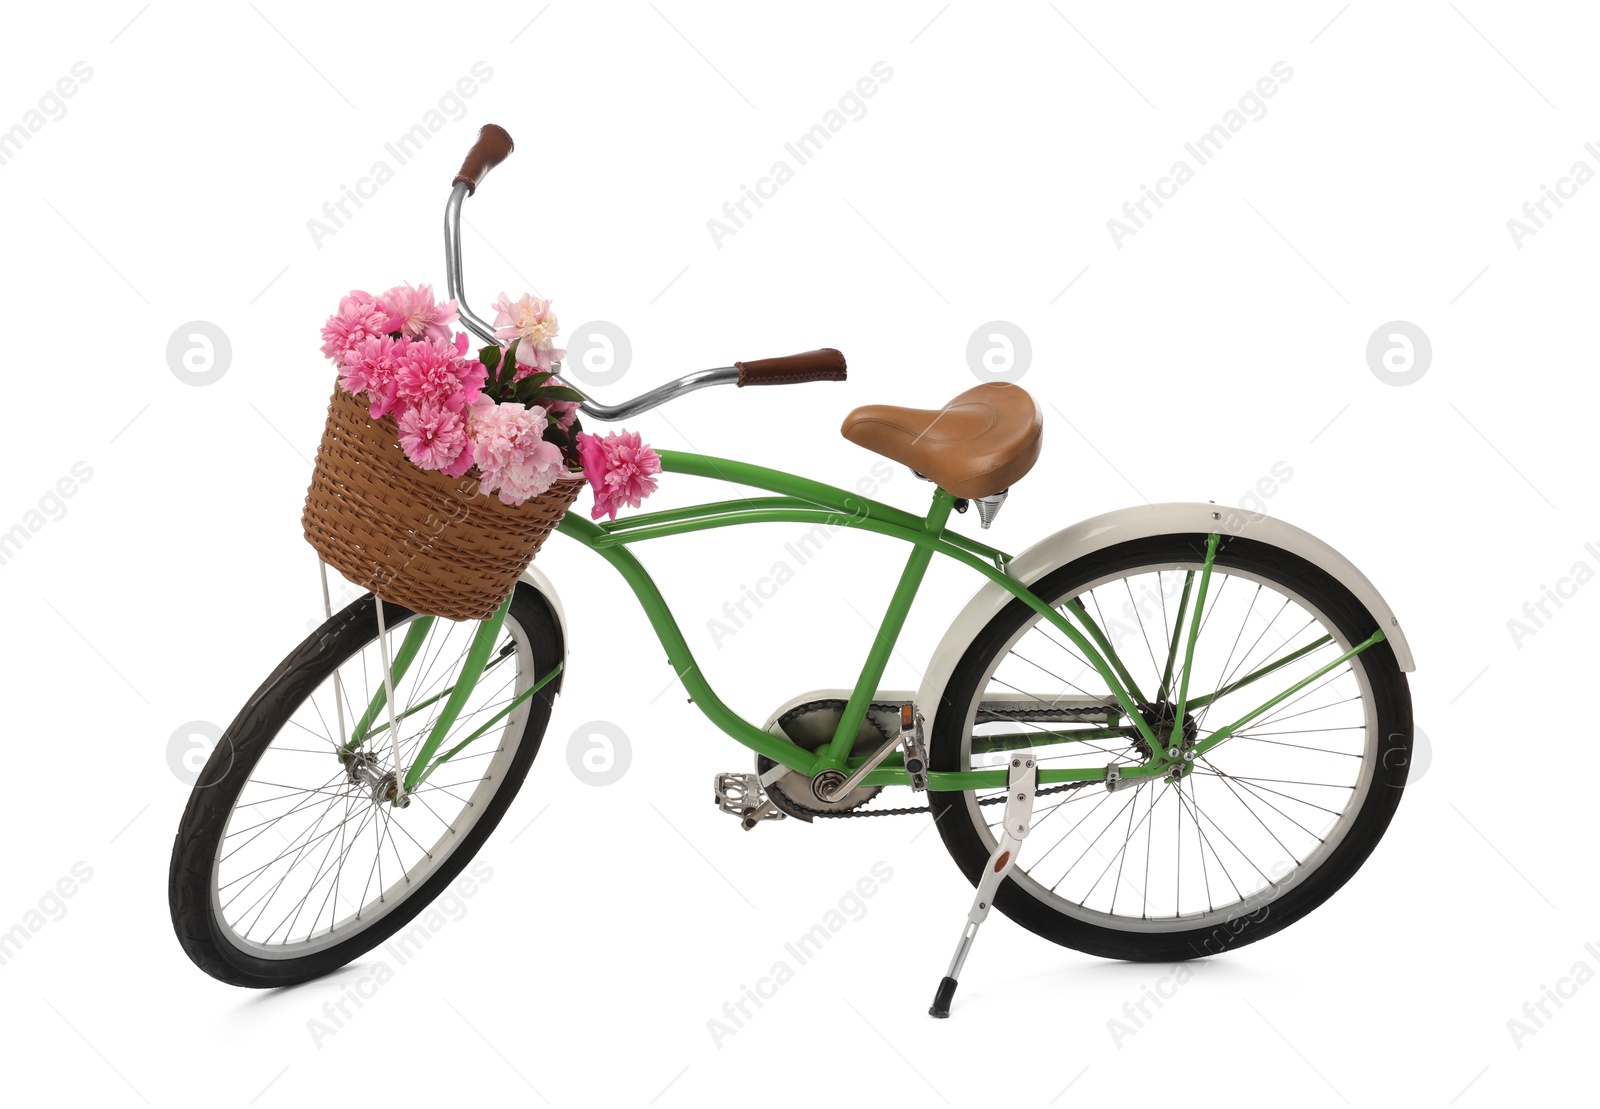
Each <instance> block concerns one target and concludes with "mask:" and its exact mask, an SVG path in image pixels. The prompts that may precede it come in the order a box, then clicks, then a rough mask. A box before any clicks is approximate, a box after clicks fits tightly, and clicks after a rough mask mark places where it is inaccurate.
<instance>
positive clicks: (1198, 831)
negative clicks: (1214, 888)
mask: <svg viewBox="0 0 1600 1109" xmlns="http://www.w3.org/2000/svg"><path fill="white" fill-rule="evenodd" d="M1188 784H1189V807H1191V808H1196V807H1198V806H1199V801H1198V800H1197V798H1198V796H1199V794H1198V791H1196V789H1195V786H1194V775H1193V774H1190V775H1188ZM1183 799H1184V798H1183V786H1182V784H1180V785H1179V786H1178V800H1179V801H1180V802H1181V801H1182V800H1183ZM1194 830H1195V835H1196V839H1197V840H1198V842H1199V845H1200V846H1199V851H1198V854H1199V855H1200V877H1201V879H1202V880H1204V882H1205V890H1206V912H1208V913H1209V912H1211V911H1212V910H1213V909H1215V908H1216V907H1217V905H1216V902H1215V901H1213V900H1212V898H1211V874H1210V872H1209V871H1208V870H1207V869H1206V842H1205V831H1204V830H1203V829H1202V828H1201V827H1200V821H1199V820H1195V822H1194ZM1215 853H1216V852H1212V854H1215Z"/></svg>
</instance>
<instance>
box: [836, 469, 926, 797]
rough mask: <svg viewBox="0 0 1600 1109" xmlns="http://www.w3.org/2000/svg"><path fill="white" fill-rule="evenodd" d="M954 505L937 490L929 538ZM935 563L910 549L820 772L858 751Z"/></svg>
mask: <svg viewBox="0 0 1600 1109" xmlns="http://www.w3.org/2000/svg"><path fill="white" fill-rule="evenodd" d="M955 503H956V498H955V496H954V495H952V494H950V493H947V492H946V491H945V490H943V489H935V490H934V493H933V504H932V505H931V506H929V508H928V515H927V516H926V517H925V518H924V519H923V523H922V531H923V534H925V535H929V536H938V535H940V534H942V533H943V531H944V526H945V524H946V523H947V522H949V519H950V512H951V509H953V508H954V507H955ZM932 559H933V548H931V547H924V546H920V545H919V546H915V547H913V548H911V555H910V557H909V558H907V559H906V568H905V569H904V570H902V571H901V572H900V582H899V584H898V585H896V586H895V589H894V596H893V597H891V598H890V599H889V608H888V611H886V612H885V613H884V614H883V623H882V624H881V625H880V626H879V628H878V634H877V635H876V636H874V637H873V640H872V647H871V649H870V650H868V651H867V660H866V662H864V663H863V664H862V666H861V676H860V677H859V678H857V679H856V685H855V689H853V690H852V691H851V693H850V700H849V701H847V702H846V703H845V706H844V714H843V715H842V716H840V717H839V726H838V727H837V728H836V729H835V730H834V733H833V738H832V739H831V740H829V741H828V745H827V746H826V747H825V748H823V749H822V752H821V754H822V756H823V761H822V763H821V765H819V767H818V769H819V770H820V769H823V768H826V767H833V768H839V767H843V766H844V764H845V760H847V759H848V758H849V757H850V752H851V750H852V749H853V748H854V747H855V741H856V736H857V734H858V733H859V732H860V730H861V721H862V720H864V719H866V715H867V708H868V706H869V705H871V704H872V698H873V697H874V696H875V695H876V694H877V692H878V683H879V682H881V681H882V680H883V671H884V668H885V667H886V666H888V664H889V653H890V652H891V651H893V650H894V645H895V642H896V641H897V640H898V639H899V638H900V629H901V628H903V627H904V626H905V622H906V615H907V614H908V613H909V612H910V611H911V602H912V601H914V600H916V598H917V590H918V588H920V587H921V585H922V578H923V575H924V574H925V573H927V570H928V563H929V562H931V561H932Z"/></svg>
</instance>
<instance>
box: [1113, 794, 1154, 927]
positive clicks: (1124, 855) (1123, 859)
mask: <svg viewBox="0 0 1600 1109" xmlns="http://www.w3.org/2000/svg"><path fill="white" fill-rule="evenodd" d="M1138 789H1140V790H1142V789H1144V783H1143V782H1140V783H1139V785H1138ZM1135 792H1137V790H1136V791H1135ZM1131 839H1133V810H1132V809H1131V808H1130V809H1129V810H1128V830H1127V832H1126V833H1125V834H1124V835H1123V837H1122V850H1120V851H1118V852H1117V858H1118V859H1119V860H1120V861H1119V862H1118V863H1117V880H1116V881H1115V882H1113V883H1111V912H1112V913H1113V914H1115V913H1116V911H1117V889H1118V887H1120V886H1121V885H1122V868H1123V867H1124V866H1126V865H1127V862H1128V841H1129V840H1131ZM1146 873H1147V874H1148V873H1149V870H1148V864H1146Z"/></svg>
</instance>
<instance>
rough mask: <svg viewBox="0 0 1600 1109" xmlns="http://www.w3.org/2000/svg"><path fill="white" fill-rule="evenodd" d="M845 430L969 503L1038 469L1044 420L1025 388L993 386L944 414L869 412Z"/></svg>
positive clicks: (858, 414) (881, 408) (861, 411)
mask: <svg viewBox="0 0 1600 1109" xmlns="http://www.w3.org/2000/svg"><path fill="white" fill-rule="evenodd" d="M839 430H840V432H841V433H843V435H844V437H845V438H846V439H848V440H850V441H851V442H852V443H855V444H856V445H857V446H861V447H866V448H867V449H868V450H869V451H873V452H875V453H877V454H881V455H883V456H884V457H885V458H892V459H894V460H895V461H896V462H899V463H902V464H904V465H906V466H910V467H911V468H912V469H913V470H915V471H916V472H917V473H919V474H921V475H922V476H924V477H926V478H928V479H930V480H931V481H933V482H935V483H936V484H937V485H938V486H939V488H941V489H944V490H945V491H947V492H949V493H952V494H954V495H955V496H957V497H965V498H968V499H970V498H973V497H988V496H992V495H993V494H995V493H1000V492H1003V491H1004V490H1006V489H1008V488H1010V487H1011V485H1012V483H1013V482H1015V481H1018V480H1019V479H1021V478H1022V476H1023V475H1024V474H1026V473H1027V472H1028V471H1029V470H1031V469H1033V464H1034V463H1035V462H1037V461H1038V460H1039V444H1040V442H1041V440H1042V439H1043V435H1044V417H1043V415H1042V414H1041V413H1040V411H1039V406H1038V404H1036V403H1035V402H1034V399H1033V398H1032V397H1031V396H1029V395H1028V394H1027V392H1026V391H1025V390H1023V389H1022V388H1021V387H1019V386H1016V385H1008V384H1002V383H999V382H990V383H985V384H983V385H979V386H976V387H975V388H972V389H968V390H967V391H966V392H965V393H962V394H961V395H960V396H958V397H956V398H955V399H954V400H952V401H951V402H950V403H949V404H947V405H945V406H944V407H943V408H900V407H897V406H895V405H892V404H868V405H864V406H863V407H861V408H857V409H856V410H855V411H854V412H851V413H850V415H848V416H846V417H845V420H844V426H843V427H841V428H840V429H839Z"/></svg>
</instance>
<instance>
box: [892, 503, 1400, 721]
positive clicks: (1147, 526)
mask: <svg viewBox="0 0 1600 1109" xmlns="http://www.w3.org/2000/svg"><path fill="white" fill-rule="evenodd" d="M1217 513H1220V514H1221V516H1220V518H1219V517H1218V516H1217V515H1216V514H1217ZM1211 532H1222V533H1224V534H1229V535H1241V534H1245V533H1248V534H1249V536H1250V538H1251V539H1255V540H1258V541H1260V542H1262V543H1267V544H1270V545H1271V546H1274V547H1278V548H1280V549H1282V550H1285V551H1288V552H1289V553H1291V554H1295V555H1299V556H1300V557H1301V558H1303V559H1305V560H1306V561H1307V562H1310V563H1312V564H1313V565H1316V566H1319V567H1321V568H1322V569H1323V570H1326V571H1327V572H1328V573H1329V574H1330V575H1332V576H1333V577H1334V578H1335V579H1337V580H1338V581H1339V582H1340V583H1341V584H1342V585H1343V586H1344V587H1345V588H1346V589H1348V590H1350V592H1351V593H1353V594H1354V595H1355V597H1356V599H1357V600H1358V601H1360V602H1361V603H1362V604H1363V605H1364V606H1365V607H1366V609H1367V611H1368V612H1370V613H1371V614H1372V616H1373V618H1374V619H1376V620H1377V621H1378V625H1379V626H1380V627H1381V628H1383V630H1384V633H1385V635H1387V636H1388V640H1389V645H1390V646H1391V647H1393V648H1394V657H1395V659H1396V661H1398V662H1399V664H1400V669H1401V670H1404V671H1407V672H1410V671H1412V670H1415V669H1416V664H1415V663H1414V662H1412V659H1411V648H1410V647H1409V646H1407V644H1406V637H1405V633H1404V632H1403V631H1401V629H1400V621H1399V620H1397V619H1396V618H1395V615H1394V613H1393V611H1391V610H1390V608H1389V605H1388V603H1387V602H1385V601H1384V599H1383V597H1382V596H1380V595H1379V593H1378V590H1377V588H1376V587H1375V586H1374V585H1373V584H1372V583H1371V582H1370V581H1368V580H1367V576H1366V575H1365V574H1363V573H1362V572H1361V571H1360V570H1358V569H1356V567H1355V565H1354V564H1353V563H1352V562H1351V561H1350V560H1349V559H1347V558H1345V557H1344V556H1343V555H1342V554H1340V553H1339V552H1338V551H1336V550H1334V549H1333V548H1332V547H1330V546H1328V544H1326V543H1324V542H1323V541H1322V540H1320V539H1318V538H1317V537H1316V536H1314V535H1312V534H1311V533H1310V532H1307V531H1302V530H1301V529H1299V528H1297V527H1295V526H1294V525H1293V524H1286V523H1284V522H1283V521H1282V520H1278V519H1274V518H1273V517H1271V516H1265V515H1260V514H1250V513H1246V512H1244V511H1243V510H1241V509H1233V508H1228V507H1226V506H1220V507H1219V506H1218V505H1214V504H1182V503H1177V504H1150V505H1140V506H1138V507H1136V508H1123V509H1118V510H1117V511H1115V512H1107V513H1105V514H1104V515H1102V516H1095V517H1093V518H1092V519H1088V520H1085V521H1083V522H1082V523H1080V524H1074V525H1072V526H1071V527H1069V528H1065V529H1063V530H1061V531H1058V532H1056V533H1055V534H1054V535H1052V536H1050V537H1049V538H1047V539H1042V540H1040V541H1039V542H1038V543H1035V544H1034V545H1033V546H1031V547H1029V548H1028V549H1027V550H1026V551H1023V552H1022V553H1021V554H1020V555H1018V556H1017V557H1016V559H1014V560H1013V561H1012V562H1011V564H1010V565H1009V566H1008V567H1007V570H1008V572H1009V573H1010V574H1011V576H1012V577H1013V578H1015V579H1016V580H1018V581H1020V582H1022V583H1023V584H1025V585H1031V584H1033V583H1034V582H1035V581H1037V580H1039V579H1040V578H1042V577H1044V576H1045V575H1046V574H1048V573H1049V572H1050V571H1052V570H1054V569H1056V568H1057V567H1058V566H1065V565H1066V564H1067V563H1069V562H1072V561H1074V560H1076V559H1079V558H1082V557H1083V556H1084V555H1088V554H1093V553H1094V552H1095V551H1099V550H1103V549H1105V548H1106V547H1111V546H1115V545H1116V544H1118V543H1126V542H1128V541H1129V540H1133V539H1148V538H1149V537H1151V536H1153V535H1175V534H1177V535H1192V534H1196V533H1199V534H1210V533H1211ZM1011 600H1012V594H1011V593H1010V592H1009V591H1008V590H1006V588H1005V587H1004V586H1001V585H997V584H995V583H994V582H988V583H986V584H985V585H984V587H983V588H982V589H980V590H978V592H977V593H976V594H975V595H974V596H973V598H972V600H970V601H968V602H967V606H966V607H965V608H963V609H962V610H961V613H960V615H958V616H957V617H956V619H955V622H954V623H952V624H951V625H950V630H949V631H947V632H945V634H944V638H943V639H941V640H940V641H939V646H938V647H937V648H935V649H934V652H933V658H932V659H931V660H930V661H929V663H928V668H927V670H926V672H925V673H924V674H923V678H922V687H921V688H920V689H919V690H917V707H918V708H919V709H920V710H921V711H922V714H923V716H924V717H925V719H926V727H927V734H929V735H932V734H933V717H934V714H935V712H936V711H937V710H938V707H939V699H940V697H941V696H942V695H943V694H944V688H945V686H946V685H947V684H948V683H949V681H950V675H951V674H952V673H954V672H955V668H956V665H957V663H959V662H960V661H961V656H962V655H964V654H965V653H966V651H967V647H968V646H969V645H970V644H971V643H972V640H973V639H974V638H975V637H976V636H977V635H978V633H979V632H981V631H982V630H983V629H984V628H985V627H986V626H987V625H988V623H989V621H990V620H992V619H994V617H995V615H996V614H997V613H998V612H999V611H1000V610H1001V609H1003V608H1005V607H1006V605H1007V604H1009V603H1010V602H1011Z"/></svg>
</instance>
